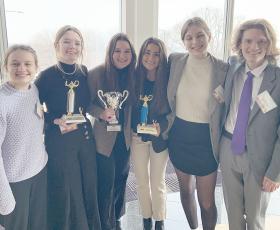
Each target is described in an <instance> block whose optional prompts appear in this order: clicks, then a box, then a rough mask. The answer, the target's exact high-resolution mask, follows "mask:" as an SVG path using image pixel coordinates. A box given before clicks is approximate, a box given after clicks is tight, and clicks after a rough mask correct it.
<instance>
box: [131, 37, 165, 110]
mask: <svg viewBox="0 0 280 230" xmlns="http://www.w3.org/2000/svg"><path fill="white" fill-rule="evenodd" d="M149 44H154V45H156V46H158V47H159V66H158V68H157V70H156V79H155V84H154V88H153V100H152V105H153V106H152V107H151V109H152V110H154V111H156V112H157V113H158V114H160V113H161V112H162V111H164V110H165V106H166V105H167V104H168V102H167V95H166V94H167V93H166V91H167V90H166V88H167V83H168V75H169V71H168V64H167V56H166V48H165V45H164V43H163V42H162V41H161V40H160V39H158V38H153V37H150V38H148V39H146V40H145V41H144V43H143V44H142V46H141V48H140V52H139V58H138V62H137V67H136V90H135V91H136V97H137V98H139V96H140V94H142V93H143V90H144V89H143V87H144V81H145V79H146V77H147V69H146V68H145V67H144V65H143V56H144V54H145V52H146V49H147V47H148V45H149ZM138 102H139V100H138Z"/></svg>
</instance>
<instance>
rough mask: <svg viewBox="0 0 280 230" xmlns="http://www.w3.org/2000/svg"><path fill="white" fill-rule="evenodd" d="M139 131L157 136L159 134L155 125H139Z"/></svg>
mask: <svg viewBox="0 0 280 230" xmlns="http://www.w3.org/2000/svg"><path fill="white" fill-rule="evenodd" d="M137 133H144V134H151V135H154V136H156V135H157V134H158V131H157V128H156V127H155V126H154V125H141V124H138V125H137Z"/></svg>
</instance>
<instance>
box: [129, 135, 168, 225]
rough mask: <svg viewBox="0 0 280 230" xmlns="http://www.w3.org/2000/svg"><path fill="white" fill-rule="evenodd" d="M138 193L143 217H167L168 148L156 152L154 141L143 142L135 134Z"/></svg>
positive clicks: (133, 156) (162, 218)
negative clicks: (166, 175) (166, 173)
mask: <svg viewBox="0 0 280 230" xmlns="http://www.w3.org/2000/svg"><path fill="white" fill-rule="evenodd" d="M131 159H132V162H133V167H134V172H135V177H136V183H137V194H138V199H139V203H140V208H141V214H142V216H143V218H151V217H153V218H154V219H155V220H164V219H165V218H166V184H165V169H166V165H167V160H168V151H167V149H166V150H164V151H162V152H160V153H156V152H155V151H154V150H153V147H152V142H151V141H148V142H143V141H142V140H141V137H138V136H137V135H136V134H134V135H133V138H132V145H131Z"/></svg>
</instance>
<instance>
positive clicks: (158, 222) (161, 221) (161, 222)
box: [155, 220, 164, 230]
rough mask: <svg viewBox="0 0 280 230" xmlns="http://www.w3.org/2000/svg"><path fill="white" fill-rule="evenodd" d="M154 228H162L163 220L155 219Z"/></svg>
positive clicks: (156, 229) (158, 229)
mask: <svg viewBox="0 0 280 230" xmlns="http://www.w3.org/2000/svg"><path fill="white" fill-rule="evenodd" d="M155 230H164V221H163V220H159V221H156V224H155Z"/></svg>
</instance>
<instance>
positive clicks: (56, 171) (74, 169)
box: [36, 26, 101, 230]
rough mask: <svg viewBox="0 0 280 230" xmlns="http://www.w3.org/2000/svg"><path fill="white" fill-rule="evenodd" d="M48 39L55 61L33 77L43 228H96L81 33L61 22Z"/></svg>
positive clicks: (92, 148)
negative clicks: (40, 106)
mask: <svg viewBox="0 0 280 230" xmlns="http://www.w3.org/2000/svg"><path fill="white" fill-rule="evenodd" d="M54 45H55V50H56V56H57V59H58V62H57V64H56V65H54V66H51V67H49V68H48V69H46V70H44V71H42V72H41V74H40V75H39V77H38V79H37V81H36V85H37V87H38V89H39V95H40V100H41V103H45V104H46V107H47V112H46V113H45V124H46V128H45V144H46V149H47V152H48V154H49V162H48V222H49V228H48V229H50V230H58V229H59V230H62V229H72V230H74V229H76V230H80V229H83V230H100V229H101V227H100V218H99V212H98V202H97V178H96V155H95V144H94V141H93V135H92V127H91V124H90V122H89V120H88V119H87V118H86V116H85V112H86V108H87V107H88V105H89V102H90V94H89V89H88V85H87V68H86V67H85V66H83V65H81V64H78V61H79V59H81V57H82V52H83V48H84V42H83V37H82V35H81V32H80V31H79V30H78V29H77V28H75V27H72V26H64V27H62V28H61V29H60V30H58V32H57V34H56V38H55V42H54Z"/></svg>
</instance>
